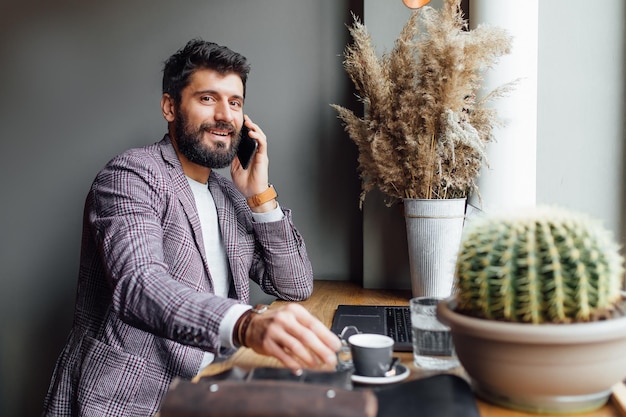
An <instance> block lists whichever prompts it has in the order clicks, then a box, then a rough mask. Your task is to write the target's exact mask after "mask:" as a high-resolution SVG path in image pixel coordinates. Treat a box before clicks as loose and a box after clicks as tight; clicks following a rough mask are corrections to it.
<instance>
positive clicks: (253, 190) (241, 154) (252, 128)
mask: <svg viewBox="0 0 626 417" xmlns="http://www.w3.org/2000/svg"><path fill="white" fill-rule="evenodd" d="M241 131H242V137H241V142H240V144H239V148H238V150H237V160H236V161H233V163H232V164H231V168H230V173H231V177H232V180H233V183H234V184H235V186H236V187H237V188H238V189H239V191H241V193H242V194H243V195H244V196H245V197H246V198H250V197H253V196H256V195H259V194H261V193H263V192H265V191H267V189H268V186H269V179H268V176H269V173H268V171H269V160H268V158H267V138H266V137H265V134H264V133H263V131H262V130H261V129H260V128H259V126H258V125H256V124H255V123H253V122H252V120H251V119H250V118H249V117H248V116H247V115H246V116H244V123H243V125H242V129H241ZM275 207H276V205H275V204H272V205H269V204H268V205H264V206H263V207H262V206H258V207H253V211H256V212H263V211H268V210H271V209H273V208H275Z"/></svg>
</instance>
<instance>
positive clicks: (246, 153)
mask: <svg viewBox="0 0 626 417" xmlns="http://www.w3.org/2000/svg"><path fill="white" fill-rule="evenodd" d="M248 132H249V129H248V127H247V126H246V125H243V126H242V127H241V141H240V142H239V148H238V149H237V158H239V162H241V167H242V168H243V169H248V167H249V166H250V162H251V161H252V157H253V156H254V154H255V153H256V148H257V147H258V146H259V144H258V143H257V141H256V140H254V139H252V138H251V137H250V136H248Z"/></svg>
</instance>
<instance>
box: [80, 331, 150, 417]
mask: <svg viewBox="0 0 626 417" xmlns="http://www.w3.org/2000/svg"><path fill="white" fill-rule="evenodd" d="M81 353H82V364H81V369H80V376H79V381H78V390H77V393H76V394H77V395H76V401H77V405H78V408H79V410H81V413H80V414H81V415H83V414H85V415H91V414H92V413H95V415H97V413H98V412H99V411H100V412H102V411H104V410H109V411H111V410H114V411H115V413H116V414H117V415H131V414H132V413H131V412H130V411H131V410H132V409H133V407H134V403H135V400H136V398H137V393H138V392H139V388H140V386H141V381H142V378H143V375H144V373H145V367H146V363H145V360H144V359H143V358H141V357H139V356H135V355H131V354H129V353H126V352H124V351H122V350H120V349H116V348H114V347H112V346H109V345H107V344H105V343H102V342H100V341H99V340H97V339H94V338H92V337H89V336H85V338H84V339H83V343H82V352H81Z"/></svg>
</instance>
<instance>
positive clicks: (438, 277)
mask: <svg viewBox="0 0 626 417" xmlns="http://www.w3.org/2000/svg"><path fill="white" fill-rule="evenodd" d="M465 204H466V199H465V198H459V199H432V200H426V199H405V200H404V217H405V221H406V233H407V242H408V249H409V266H410V270H411V290H412V292H413V297H423V296H429V297H448V296H450V295H451V294H452V285H453V280H454V268H455V264H456V259H457V254H458V250H459V246H460V244H461V234H462V232H463V223H464V220H465Z"/></svg>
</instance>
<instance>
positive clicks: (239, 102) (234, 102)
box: [230, 100, 242, 107]
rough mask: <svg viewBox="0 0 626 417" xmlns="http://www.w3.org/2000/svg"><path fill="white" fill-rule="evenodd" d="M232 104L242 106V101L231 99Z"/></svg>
mask: <svg viewBox="0 0 626 417" xmlns="http://www.w3.org/2000/svg"><path fill="white" fill-rule="evenodd" d="M230 105H231V106H233V107H241V106H242V104H241V101H239V100H233V101H231V102H230Z"/></svg>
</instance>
